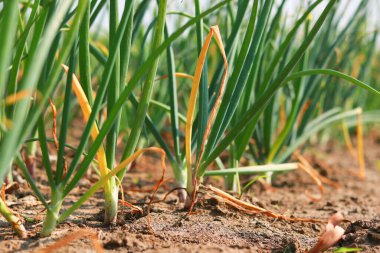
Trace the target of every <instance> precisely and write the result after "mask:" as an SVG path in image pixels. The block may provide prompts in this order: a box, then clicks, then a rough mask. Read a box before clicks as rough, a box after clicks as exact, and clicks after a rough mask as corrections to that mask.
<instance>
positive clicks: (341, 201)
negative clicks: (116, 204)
mask: <svg viewBox="0 0 380 253" xmlns="http://www.w3.org/2000/svg"><path fill="white" fill-rule="evenodd" d="M375 140H376V138H367V139H366V143H365V147H366V163H367V171H366V173H367V178H366V180H365V181H361V180H359V179H358V177H357V176H356V175H355V172H356V171H357V163H356V160H355V159H354V158H352V157H351V156H350V154H349V152H348V151H347V150H346V149H345V148H344V147H340V146H339V145H337V144H335V145H334V146H333V147H331V146H329V147H328V149H331V150H332V151H330V152H327V151H326V148H324V147H315V148H311V149H309V150H308V151H307V152H306V157H307V159H308V160H309V161H310V162H311V163H312V164H313V166H314V167H315V168H316V169H317V170H319V172H320V173H321V174H323V175H324V176H326V177H328V178H329V179H331V180H334V181H336V182H337V183H338V184H339V185H340V187H339V188H333V187H329V186H326V189H325V194H324V196H323V198H322V200H320V201H317V202H315V201H311V200H310V199H309V198H308V197H307V196H306V195H305V194H304V191H305V190H308V191H310V192H313V191H317V190H318V188H317V187H316V186H315V184H314V183H313V181H312V180H311V179H310V178H309V177H308V176H307V175H306V174H305V173H304V172H302V171H294V172H290V173H287V174H279V175H277V176H276V177H275V178H274V184H273V187H272V188H270V189H269V190H268V188H267V187H264V185H262V184H261V183H255V184H254V186H253V187H252V188H251V190H250V191H249V192H248V194H245V195H244V196H243V198H242V199H243V200H244V201H247V202H250V203H253V204H255V205H258V206H261V207H264V208H266V209H269V210H271V211H274V212H276V213H279V214H283V215H286V216H289V217H298V218H316V219H321V220H327V219H328V217H330V215H331V214H333V213H336V212H340V213H342V214H343V216H344V218H345V221H344V223H343V224H342V225H341V226H342V227H343V228H345V229H346V232H345V235H344V237H343V238H342V240H341V241H340V242H339V243H338V244H337V245H336V247H355V248H361V249H362V252H380V239H379V235H380V213H379V211H380V199H379V196H380V187H378V184H379V182H380V171H379V168H378V159H379V158H380V149H379V145H380V144H379V143H376V141H375ZM157 164H159V160H158V159H156V158H155V157H148V158H143V159H142V160H140V161H139V162H137V163H136V165H135V168H134V169H133V171H131V172H130V173H128V175H127V178H126V180H125V182H124V189H125V193H126V200H128V201H130V202H131V203H134V204H136V205H138V206H140V207H142V208H143V209H145V210H146V207H147V205H146V203H147V202H148V199H149V196H150V193H149V191H148V190H149V189H151V188H152V186H153V185H154V178H158V177H159V176H158V175H159V173H160V170H159V169H157V166H158V165H157ZM37 167H39V166H37ZM36 177H37V180H38V181H39V182H40V187H41V189H42V192H43V193H44V194H48V188H47V187H46V178H45V177H44V175H43V173H42V172H41V171H40V172H38V170H37V176H36ZM169 177H170V175H169ZM20 180H21V179H20ZM241 180H242V181H244V180H247V181H248V180H249V178H242V179H241ZM91 181H92V179H91V178H89V179H85V180H83V181H82V182H81V184H80V186H79V187H77V189H76V190H75V191H73V193H72V194H71V195H70V197H69V198H68V199H67V200H66V201H65V203H64V207H63V209H66V208H68V207H69V206H70V204H72V203H73V202H75V201H76V199H78V197H79V196H80V195H81V194H83V192H84V191H85V190H86V189H88V187H89V186H90V185H91ZM209 183H212V184H213V185H217V186H219V187H222V184H221V183H222V182H221V180H218V179H217V178H216V179H212V178H211V179H208V180H206V182H205V184H209ZM18 184H19V187H18V188H15V190H14V191H13V192H10V193H9V194H7V203H8V204H9V205H10V206H11V208H12V209H14V210H15V211H17V212H19V213H20V214H21V215H22V216H23V217H24V219H25V225H26V228H27V230H28V231H29V238H28V239H25V240H21V239H18V238H17V237H16V236H15V235H14V234H13V233H12V231H11V229H10V228H9V226H8V224H7V223H6V222H5V220H4V219H3V218H1V219H0V251H1V252H34V251H36V250H39V249H42V248H44V247H46V246H47V245H51V244H52V243H54V242H55V241H57V240H59V238H62V237H63V236H65V235H67V234H69V233H76V231H78V229H86V230H88V231H93V232H94V233H96V234H97V235H98V240H99V242H100V243H101V245H102V246H103V247H104V249H105V251H106V252H116V251H117V252H207V253H212V252H305V251H307V250H308V249H310V248H311V247H312V246H313V245H314V244H315V243H316V242H317V240H318V238H319V236H320V235H321V234H322V233H323V230H324V226H325V224H324V223H308V222H290V221H285V220H276V219H273V218H270V217H267V216H265V215H263V214H257V215H248V214H244V213H241V212H239V211H238V210H236V209H234V208H232V207H230V206H228V205H227V204H225V203H224V202H222V201H218V200H216V199H214V198H212V197H208V196H207V194H201V195H200V196H199V202H198V204H197V205H196V207H195V213H194V214H192V215H188V214H187V212H186V211H184V210H183V207H182V205H181V204H180V203H179V201H178V198H177V196H176V194H171V195H169V197H168V198H167V199H166V200H165V201H161V202H159V203H156V204H154V205H153V206H152V208H151V225H152V228H153V230H154V233H151V232H150V230H149V228H148V225H147V216H146V215H145V214H144V215H138V214H131V213H130V212H128V211H129V210H128V209H127V208H124V207H123V208H122V210H120V213H119V219H118V224H117V225H116V226H114V227H107V226H104V225H103V224H102V217H103V210H102V205H103V202H102V193H101V192H98V193H97V194H96V195H95V196H94V197H93V198H91V200H90V201H89V202H87V203H86V204H85V205H83V206H82V207H81V208H80V209H79V210H78V211H76V212H75V213H74V215H72V216H71V217H70V218H69V219H67V220H66V221H65V222H63V223H62V224H60V225H59V226H58V227H57V229H56V231H54V233H53V234H52V236H51V237H48V238H39V237H38V232H39V231H40V229H41V221H42V219H43V217H44V213H45V210H44V208H43V206H42V205H41V204H40V203H39V202H38V201H37V200H36V198H35V197H34V196H33V195H32V194H31V191H30V189H29V187H28V185H27V184H26V182H23V181H22V180H21V182H19V183H18ZM173 187H174V185H170V184H168V185H166V188H165V187H163V188H161V190H160V192H159V193H158V195H157V199H162V198H163V197H164V195H165V194H166V193H167V192H168V191H169V190H170V189H171V188H173ZM92 248H93V247H92V243H91V240H90V239H89V238H79V239H78V240H76V241H73V242H70V243H69V244H68V245H66V246H64V247H63V248H62V249H60V250H59V251H58V252H92V251H91V250H92Z"/></svg>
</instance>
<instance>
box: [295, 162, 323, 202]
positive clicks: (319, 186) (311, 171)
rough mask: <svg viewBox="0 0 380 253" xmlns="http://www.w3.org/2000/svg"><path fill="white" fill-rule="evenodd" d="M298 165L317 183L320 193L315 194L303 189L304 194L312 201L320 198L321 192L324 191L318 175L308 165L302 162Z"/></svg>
mask: <svg viewBox="0 0 380 253" xmlns="http://www.w3.org/2000/svg"><path fill="white" fill-rule="evenodd" d="M298 167H299V168H300V169H302V170H303V171H305V172H306V173H307V174H309V176H310V177H311V178H312V179H313V181H314V182H315V183H316V184H317V186H318V189H319V192H320V195H319V196H316V195H313V194H311V193H309V191H308V190H305V194H306V196H308V197H309V198H310V199H311V200H313V201H319V200H321V199H322V196H323V193H324V188H323V184H322V182H321V180H320V179H319V176H318V175H317V174H316V173H315V171H313V170H311V169H310V168H309V167H308V166H305V165H304V164H303V163H299V164H298Z"/></svg>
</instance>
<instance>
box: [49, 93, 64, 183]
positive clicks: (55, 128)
mask: <svg viewBox="0 0 380 253" xmlns="http://www.w3.org/2000/svg"><path fill="white" fill-rule="evenodd" d="M49 103H50V107H51V110H52V113H53V129H52V132H53V139H54V146H55V149H56V150H57V152H58V149H59V143H58V138H57V108H56V107H55V105H54V103H53V101H52V100H51V99H49ZM63 171H64V173H63V175H62V177H65V175H66V173H67V163H66V158H65V157H63Z"/></svg>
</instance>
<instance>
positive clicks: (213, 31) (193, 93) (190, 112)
mask: <svg viewBox="0 0 380 253" xmlns="http://www.w3.org/2000/svg"><path fill="white" fill-rule="evenodd" d="M212 37H215V39H216V43H217V44H218V48H219V51H220V52H221V54H222V57H223V61H224V72H223V76H222V80H221V85H220V88H219V91H218V94H217V97H216V100H215V104H214V106H213V108H212V110H211V113H210V116H209V119H208V121H207V125H206V129H205V132H204V134H203V138H202V144H201V146H200V151H199V156H198V160H197V162H196V166H195V170H194V174H193V182H192V183H193V192H192V197H191V203H190V208H189V212H191V211H192V209H193V207H194V204H195V201H196V195H197V174H198V170H199V166H200V162H201V160H202V155H203V152H204V147H205V145H206V141H207V138H208V136H209V134H210V131H211V125H212V123H213V121H214V118H215V116H216V112H217V110H218V108H219V106H220V103H221V101H222V96H223V92H224V88H225V84H226V79H227V73H228V61H227V56H226V53H225V51H224V45H223V41H222V37H221V35H220V31H219V27H218V26H212V27H211V28H210V32H209V34H208V35H207V37H206V39H205V42H204V43H203V47H202V50H201V52H200V54H199V58H198V62H197V67H196V70H195V74H194V79H193V85H192V90H191V94H190V102H189V110H188V112H187V122H186V162H187V169H188V170H189V169H191V131H192V118H193V113H194V107H195V99H196V96H197V92H198V87H199V83H200V78H201V75H202V70H203V66H204V63H205V59H206V54H207V51H208V48H209V46H210V43H211V39H212Z"/></svg>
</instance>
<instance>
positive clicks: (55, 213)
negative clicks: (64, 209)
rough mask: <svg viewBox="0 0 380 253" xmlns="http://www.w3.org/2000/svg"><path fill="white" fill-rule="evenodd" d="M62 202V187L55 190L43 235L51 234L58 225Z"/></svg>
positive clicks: (44, 224)
mask: <svg viewBox="0 0 380 253" xmlns="http://www.w3.org/2000/svg"><path fill="white" fill-rule="evenodd" d="M62 202H63V199H62V191H61V190H60V189H56V190H53V191H52V198H51V204H50V210H49V209H48V210H47V214H46V217H45V220H44V223H43V227H42V231H41V234H40V236H41V237H46V236H49V235H50V234H51V233H52V232H53V230H54V229H55V227H56V226H57V224H58V222H57V221H58V218H59V211H60V210H61V206H62Z"/></svg>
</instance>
